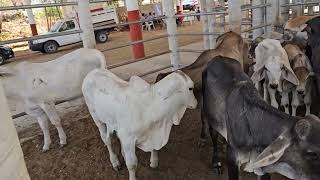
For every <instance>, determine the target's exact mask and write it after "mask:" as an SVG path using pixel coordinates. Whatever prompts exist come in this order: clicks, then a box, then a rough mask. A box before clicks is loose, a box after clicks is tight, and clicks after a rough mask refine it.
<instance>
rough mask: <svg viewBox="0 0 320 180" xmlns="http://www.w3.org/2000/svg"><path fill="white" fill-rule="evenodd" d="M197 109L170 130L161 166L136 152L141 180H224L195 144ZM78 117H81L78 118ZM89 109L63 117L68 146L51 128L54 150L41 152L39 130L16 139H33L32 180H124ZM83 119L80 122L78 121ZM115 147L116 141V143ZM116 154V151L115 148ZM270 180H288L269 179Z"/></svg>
mask: <svg viewBox="0 0 320 180" xmlns="http://www.w3.org/2000/svg"><path fill="white" fill-rule="evenodd" d="M199 113H200V112H199V110H198V109H196V110H187V112H186V114H185V116H184V118H183V119H182V121H181V124H180V126H174V127H173V129H172V131H171V135H170V139H169V143H168V144H167V145H166V146H165V147H164V148H162V149H161V151H160V153H159V167H158V168H157V169H152V168H150V167H149V157H150V154H149V153H145V152H143V151H141V150H138V149H137V156H138V159H139V166H138V171H137V178H138V179H139V180H151V179H152V180H212V179H223V180H224V179H227V178H226V176H227V175H226V170H225V173H224V174H223V176H222V177H219V176H218V175H217V174H214V173H213V171H212V170H211V167H210V165H211V163H210V161H211V156H212V145H211V143H208V145H207V146H206V147H204V148H201V149H199V147H198V140H199V135H200V130H201V121H200V119H199V118H198V117H199V116H200V114H199ZM79 114H80V116H79ZM87 114H88V112H87V109H86V108H85V107H84V106H83V107H81V108H80V109H78V110H77V111H74V112H72V113H69V114H67V115H66V116H64V117H62V119H63V122H64V127H65V129H66V132H67V135H68V137H69V143H68V145H67V146H66V147H63V148H60V147H59V143H58V142H59V139H58V135H57V132H56V130H55V128H54V127H51V132H52V134H54V135H53V136H52V138H53V139H52V140H53V143H52V146H51V149H50V151H48V152H46V153H41V152H40V150H41V148H42V145H43V144H42V143H43V140H42V135H37V134H39V133H41V130H40V128H39V127H38V126H34V127H32V128H31V129H27V130H26V131H23V132H21V133H20V134H19V136H20V138H23V137H30V136H32V134H30V132H33V133H34V134H33V135H36V137H35V138H34V139H32V140H28V141H26V142H24V143H23V144H22V149H23V152H24V156H25V160H26V164H27V168H28V171H29V174H30V176H31V179H33V180H43V179H46V180H60V179H68V180H72V179H77V180H88V179H95V180H100V179H101V180H102V179H108V180H127V179H128V171H127V170H126V169H124V168H125V165H124V162H123V159H122V158H120V159H121V161H122V165H123V166H122V167H123V169H122V170H121V171H120V172H118V173H116V172H115V171H114V170H113V168H112V165H111V163H110V161H109V157H108V156H109V155H108V150H107V148H106V147H104V144H103V142H102V140H101V138H100V135H99V132H98V129H97V127H96V125H95V124H94V122H93V120H92V119H91V117H90V116H88V115H87ZM79 117H84V118H79ZM113 143H115V144H117V143H118V142H117V141H116V140H114V142H113ZM116 147H117V149H116V152H117V153H118V154H120V148H119V147H120V146H119V144H117V145H116ZM242 179H243V180H256V176H254V175H250V174H243V175H242ZM272 180H286V178H283V177H279V176H277V175H275V176H273V179H272Z"/></svg>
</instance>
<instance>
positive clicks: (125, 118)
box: [0, 16, 320, 180]
mask: <svg viewBox="0 0 320 180" xmlns="http://www.w3.org/2000/svg"><path fill="white" fill-rule="evenodd" d="M317 51H320V17H310V16H308V17H304V16H303V17H297V18H294V19H291V20H290V21H288V22H287V24H286V26H285V28H284V31H283V32H280V33H279V32H269V33H266V34H264V35H262V36H261V37H258V38H256V39H255V40H254V41H253V42H252V43H251V44H249V43H247V42H246V41H245V40H244V39H243V38H242V37H241V36H240V35H239V34H237V33H235V32H232V31H230V32H227V33H224V34H223V35H221V36H219V37H218V38H217V45H216V48H215V49H212V50H206V51H205V52H203V53H202V54H201V55H200V56H199V57H198V58H197V59H196V61H195V62H194V63H192V64H191V65H189V66H187V67H184V68H182V69H180V70H177V71H175V72H168V73H160V74H158V76H157V78H156V82H155V83H154V84H149V83H148V82H146V81H144V80H143V79H141V78H140V77H138V76H132V77H131V78H130V80H129V81H124V80H122V79H121V78H119V77H117V76H116V75H115V74H113V73H112V72H111V71H109V70H108V69H107V67H106V61H105V57H104V55H103V54H102V53H101V52H99V51H98V50H91V49H79V50H76V51H74V52H71V53H70V54H67V55H65V56H62V57H61V58H58V59H56V60H53V61H50V62H45V63H28V62H23V63H20V64H17V65H16V66H13V67H0V75H1V80H2V82H3V85H4V90H5V93H6V96H7V97H8V98H9V99H11V100H15V101H16V102H18V103H20V104H22V105H23V107H24V109H25V112H26V113H27V114H29V115H31V116H33V117H35V118H36V119H37V120H38V123H39V125H40V128H41V129H42V131H43V135H44V145H43V148H42V150H43V151H48V150H49V148H50V144H51V139H50V133H49V121H50V122H51V123H52V124H53V125H54V126H55V127H56V129H57V131H58V135H59V138H60V145H61V146H64V145H66V144H67V137H66V134H65V132H64V129H63V127H62V124H61V119H60V117H59V115H58V113H57V110H56V108H55V102H57V101H61V100H68V99H72V98H74V97H78V96H81V95H83V96H84V99H85V102H86V104H87V106H88V109H89V112H90V114H91V116H92V119H93V121H94V123H95V124H96V126H97V127H98V129H99V132H100V136H101V139H102V141H103V142H104V144H105V145H106V146H107V149H108V151H109V158H110V161H111V164H112V166H113V168H114V169H115V170H116V171H118V170H119V168H120V166H121V164H120V161H119V159H118V156H117V155H116V153H115V152H114V150H113V149H114V148H113V147H112V143H111V137H112V135H113V134H116V135H117V137H118V138H119V140H120V144H121V153H122V156H123V158H124V160H125V163H126V166H127V169H128V171H129V179H130V180H136V175H135V174H136V169H137V165H138V160H137V157H136V153H135V148H136V147H138V148H139V149H141V150H143V151H145V152H150V153H151V157H150V167H152V168H156V167H158V161H159V159H158V151H159V150H160V149H161V148H162V147H163V146H165V145H166V144H167V142H168V139H169V135H170V131H171V128H172V126H173V125H179V123H180V120H181V119H182V117H183V115H184V113H185V111H186V109H187V108H190V109H194V108H196V107H197V105H198V106H199V108H200V109H201V118H200V117H199V119H201V122H202V129H201V134H200V143H199V146H200V147H201V146H203V145H204V144H205V143H206V140H207V139H208V137H211V140H212V142H213V155H212V157H213V158H212V163H213V165H214V166H213V167H214V168H215V169H217V170H218V172H219V173H221V168H222V160H221V159H220V157H221V156H219V152H218V149H221V148H218V146H221V145H222V144H221V143H218V142H219V141H218V138H222V139H223V140H224V142H225V144H226V158H225V159H226V160H225V161H224V162H225V164H226V167H227V169H228V177H229V179H230V180H237V179H239V171H240V170H243V171H247V172H252V173H255V174H256V175H258V176H259V179H263V180H268V179H270V176H269V174H270V173H279V174H281V175H283V176H286V177H288V178H290V179H298V180H319V179H320V158H319V157H320V119H319V118H318V117H317V116H316V115H318V114H317V113H318V112H315V111H314V110H313V109H312V108H311V104H312V100H314V99H315V98H317V97H319V95H320V56H319V55H318V54H317ZM301 105H304V106H305V107H306V108H305V113H302V114H301V115H302V116H296V114H297V107H298V106H301ZM280 108H281V109H283V110H281V109H280ZM311 110H313V111H311ZM312 113H313V114H316V115H312ZM298 114H299V113H298ZM299 115H300V114H299ZM199 178H200V177H199Z"/></svg>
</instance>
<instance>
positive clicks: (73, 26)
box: [29, 8, 119, 53]
mask: <svg viewBox="0 0 320 180" xmlns="http://www.w3.org/2000/svg"><path fill="white" fill-rule="evenodd" d="M91 17H92V22H93V28H94V34H95V38H96V41H97V42H98V43H105V42H107V40H108V34H109V32H110V31H113V30H114V28H115V25H116V24H117V23H119V20H118V16H117V13H116V10H115V9H105V8H98V9H92V10H91ZM76 30H81V27H80V25H79V20H78V18H77V17H75V18H69V19H62V20H59V21H57V22H56V23H55V24H54V25H53V26H52V27H51V30H50V31H49V32H48V33H46V34H45V35H48V34H54V33H59V32H68V31H76ZM81 41H82V39H81V34H80V33H76V34H68V35H62V36H56V37H49V38H42V39H37V40H32V41H29V48H30V49H31V50H32V51H40V52H43V53H54V52H56V51H57V50H58V48H59V47H61V46H66V45H70V44H74V43H78V42H81Z"/></svg>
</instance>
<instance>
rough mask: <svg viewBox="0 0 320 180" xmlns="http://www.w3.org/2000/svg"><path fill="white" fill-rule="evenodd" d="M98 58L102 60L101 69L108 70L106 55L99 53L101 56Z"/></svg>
mask: <svg viewBox="0 0 320 180" xmlns="http://www.w3.org/2000/svg"><path fill="white" fill-rule="evenodd" d="M98 58H99V59H100V65H101V66H100V68H101V69H107V61H106V57H105V56H104V54H103V53H102V52H100V51H99V55H98Z"/></svg>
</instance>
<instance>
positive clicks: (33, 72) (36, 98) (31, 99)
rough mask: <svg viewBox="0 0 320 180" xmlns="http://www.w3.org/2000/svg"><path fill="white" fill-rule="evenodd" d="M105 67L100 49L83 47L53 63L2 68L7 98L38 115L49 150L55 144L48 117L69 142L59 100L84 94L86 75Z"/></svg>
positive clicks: (61, 139)
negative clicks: (57, 107)
mask: <svg viewBox="0 0 320 180" xmlns="http://www.w3.org/2000/svg"><path fill="white" fill-rule="evenodd" d="M105 67H106V62H105V57H104V55H103V54H102V53H101V52H100V51H98V50H94V49H85V48H82V49H79V50H76V51H73V52H71V53H69V54H67V55H64V56H62V57H60V58H58V59H55V60H53V61H49V62H44V63H30V62H22V63H19V64H17V65H15V66H13V67H0V75H1V76H2V77H1V80H2V82H3V85H4V89H5V93H6V96H7V98H8V99H9V100H14V101H16V102H18V103H21V104H22V105H23V107H24V109H25V111H26V113H27V114H29V115H31V116H33V117H35V118H37V120H38V122H39V124H40V127H41V129H42V131H43V133H44V146H43V150H44V151H46V150H48V149H49V146H50V144H51V139H50V134H49V127H48V119H49V120H50V122H51V123H52V124H54V125H55V126H56V128H57V129H58V132H59V137H60V144H61V145H65V144H66V143H67V142H66V136H65V133H64V131H63V128H62V125H61V123H60V121H61V120H60V118H59V116H58V114H57V112H56V109H55V106H54V104H55V102H57V101H63V100H68V99H72V98H75V97H80V96H81V95H82V92H81V85H82V81H83V79H84V78H85V76H86V75H87V74H88V73H89V72H90V71H92V70H93V69H96V68H105Z"/></svg>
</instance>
